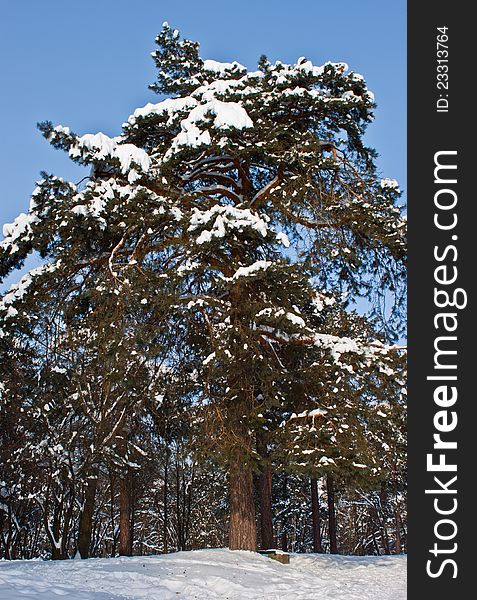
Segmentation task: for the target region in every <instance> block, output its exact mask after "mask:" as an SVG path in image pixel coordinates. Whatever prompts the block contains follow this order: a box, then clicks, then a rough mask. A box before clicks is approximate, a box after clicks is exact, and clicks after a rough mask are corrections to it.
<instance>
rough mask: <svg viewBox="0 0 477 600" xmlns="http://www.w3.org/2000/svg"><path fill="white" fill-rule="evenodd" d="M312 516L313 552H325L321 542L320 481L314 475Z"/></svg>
mask: <svg viewBox="0 0 477 600" xmlns="http://www.w3.org/2000/svg"><path fill="white" fill-rule="evenodd" d="M310 494H311V518H312V524H313V552H323V545H322V542H321V517H320V500H319V496H318V481H317V479H316V477H312V478H311V481H310Z"/></svg>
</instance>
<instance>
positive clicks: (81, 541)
mask: <svg viewBox="0 0 477 600" xmlns="http://www.w3.org/2000/svg"><path fill="white" fill-rule="evenodd" d="M97 487H98V477H97V475H92V476H91V477H89V478H88V481H87V484H86V491H85V496H84V504H83V510H82V512H81V517H80V522H79V531H78V552H79V553H80V556H81V558H89V553H90V547H91V534H92V530H93V513H94V502H95V498H96V489H97Z"/></svg>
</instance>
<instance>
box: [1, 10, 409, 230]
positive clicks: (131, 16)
mask: <svg viewBox="0 0 477 600" xmlns="http://www.w3.org/2000/svg"><path fill="white" fill-rule="evenodd" d="M165 20H167V21H169V23H170V24H171V26H173V27H175V28H177V29H179V30H180V31H181V33H182V34H183V35H185V36H186V37H189V38H191V39H195V40H198V41H200V42H201V55H202V56H203V57H204V58H213V59H215V60H225V61H231V60H238V61H239V62H241V63H243V64H245V65H247V66H248V67H254V66H255V65H256V62H257V60H258V58H259V56H260V55H261V54H266V55H267V56H268V57H269V59H270V60H272V61H274V60H277V59H280V60H282V61H284V62H292V61H295V60H296V59H297V58H298V57H299V56H306V57H308V58H310V59H311V60H312V61H313V62H315V63H317V64H322V63H323V62H325V61H327V60H332V61H345V62H347V63H348V64H349V65H350V68H352V69H353V70H354V71H356V72H358V73H361V74H362V75H363V76H364V77H365V79H366V80H367V82H368V86H369V88H370V89H371V90H373V92H374V93H375V96H376V101H377V103H378V109H377V111H376V120H375V122H374V123H373V124H372V125H371V126H370V129H369V134H368V137H367V141H368V144H369V145H372V146H374V147H375V148H376V149H377V150H378V152H379V153H380V155H381V156H380V159H379V166H380V169H381V171H382V173H383V175H385V176H387V177H392V178H395V179H398V180H399V181H400V183H401V187H403V188H404V187H405V177H406V172H405V169H406V154H405V152H406V147H405V145H406V2H405V1H404V0H393V2H385V1H383V0H361V1H357V0H341V2H332V1H330V0H328V1H326V2H324V1H322V0H305V1H301V2H300V1H299V0H298V1H295V2H292V1H291V0H290V1H288V2H286V1H283V0H253V1H252V0H239V1H237V2H225V1H223V0H222V1H216V0H204V1H202V2H201V1H200V0H194V1H192V0H182V1H179V2H177V3H173V2H172V1H171V0H170V1H167V2H165V1H163V0H135V1H131V0H129V1H128V0H94V1H93V0H76V1H73V0H42V1H40V0H15V1H12V0H10V1H7V2H3V3H2V10H1V17H0V62H1V64H0V67H1V69H0V73H1V78H2V86H1V88H2V89H1V93H0V115H1V136H0V165H1V170H2V185H1V187H0V222H1V223H2V224H3V223H5V222H9V221H11V220H13V218H14V217H15V216H16V215H17V214H18V212H21V211H26V210H27V209H28V203H29V196H30V194H31V191H32V190H33V188H34V186H35V181H36V180H37V179H38V178H39V172H40V171H41V170H45V171H47V172H51V173H55V174H56V175H59V176H62V177H65V178H68V179H71V180H78V179H79V178H80V176H81V175H80V173H81V171H79V167H77V166H74V165H73V164H72V163H71V162H70V161H69V160H68V158H67V157H66V155H64V154H63V153H61V152H59V151H55V150H53V149H52V148H51V147H50V146H49V144H48V143H47V142H46V141H45V140H44V139H43V138H42V136H41V135H40V134H39V132H38V131H37V130H36V123H37V122H38V121H42V120H45V119H48V120H51V121H53V122H54V123H55V124H57V123H61V124H62V125H65V126H69V127H70V128H71V129H72V130H73V131H75V132H76V133H79V134H83V133H95V132H96V131H100V130H101V131H103V132H105V133H107V134H109V135H117V134H118V133H120V126H121V123H122V122H123V121H124V120H126V118H127V117H128V115H129V114H130V113H131V112H132V111H133V110H134V108H136V107H138V106H142V105H144V104H145V103H146V102H150V101H153V102H154V101H157V96H155V95H154V94H152V93H151V92H149V91H148V89H147V85H148V84H149V83H152V82H153V81H154V79H155V69H154V65H153V61H152V59H151V57H150V52H151V51H152V50H153V49H154V38H155V35H156V34H157V33H158V32H159V30H160V28H161V24H162V22H163V21H165Z"/></svg>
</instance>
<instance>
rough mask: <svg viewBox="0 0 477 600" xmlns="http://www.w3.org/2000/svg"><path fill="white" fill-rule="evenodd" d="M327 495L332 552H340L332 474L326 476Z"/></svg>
mask: <svg viewBox="0 0 477 600" xmlns="http://www.w3.org/2000/svg"><path fill="white" fill-rule="evenodd" d="M326 495H327V498H328V536H329V539H330V554H338V543H337V537H336V508H335V483H334V481H333V477H332V476H331V475H327V476H326Z"/></svg>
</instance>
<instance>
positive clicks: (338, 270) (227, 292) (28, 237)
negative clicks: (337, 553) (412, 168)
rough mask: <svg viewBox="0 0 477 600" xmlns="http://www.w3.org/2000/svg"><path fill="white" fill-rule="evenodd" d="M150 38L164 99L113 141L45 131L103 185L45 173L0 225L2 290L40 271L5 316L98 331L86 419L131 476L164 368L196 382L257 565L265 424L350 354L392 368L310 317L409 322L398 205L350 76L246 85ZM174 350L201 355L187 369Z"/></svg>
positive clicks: (240, 538) (300, 75)
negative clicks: (341, 301) (371, 316)
mask: <svg viewBox="0 0 477 600" xmlns="http://www.w3.org/2000/svg"><path fill="white" fill-rule="evenodd" d="M156 42H157V44H158V50H157V51H156V52H155V53H154V60H155V62H156V66H157V68H158V79H157V82H156V83H154V84H153V85H152V86H151V88H152V89H153V90H154V91H156V92H158V93H160V94H165V95H167V96H168V97H167V98H166V99H163V100H161V101H160V102H158V103H156V104H151V103H149V104H147V105H146V106H144V107H142V108H138V109H137V110H135V111H134V113H133V114H132V115H131V116H130V117H129V119H128V120H127V121H126V122H125V123H124V125H123V129H122V133H121V135H119V136H117V137H114V138H111V137H108V136H106V135H104V134H103V133H97V134H86V135H82V136H78V135H76V134H74V133H72V132H71V131H70V130H69V129H68V128H66V127H63V126H60V125H57V126H53V124H51V123H49V122H44V123H42V124H41V125H40V129H41V131H42V133H43V134H44V136H45V137H46V138H47V139H48V141H49V142H50V143H51V144H53V145H54V146H55V147H57V148H59V149H62V150H64V151H66V152H68V154H69V156H70V157H71V159H72V160H73V161H75V162H78V163H80V164H83V165H88V166H89V167H91V174H90V176H89V178H88V182H87V183H86V184H82V185H76V184H73V183H69V182H65V181H63V180H61V179H58V178H56V177H53V176H45V177H44V179H43V180H42V181H41V182H40V184H39V186H38V188H37V190H36V191H35V192H34V195H33V197H32V202H31V205H30V210H29V213H28V214H27V215H20V216H19V217H18V218H17V219H16V221H15V222H14V223H13V224H11V225H10V226H7V227H6V228H5V236H6V237H5V239H4V241H3V242H2V245H1V248H0V252H1V258H2V267H1V273H0V274H1V275H2V276H4V275H6V274H8V273H9V272H11V270H13V269H15V268H19V267H20V266H21V265H22V263H23V261H24V260H25V258H26V257H27V256H28V255H29V254H30V253H31V252H32V251H36V252H38V253H39V254H40V255H41V256H42V257H43V258H44V259H45V261H47V262H46V264H45V265H44V266H43V267H41V268H40V269H39V270H38V271H36V272H34V273H30V274H29V275H27V276H26V279H25V280H24V281H23V283H20V285H19V286H17V287H16V288H15V289H14V290H12V292H10V295H7V296H6V297H4V298H3V302H2V306H1V307H0V318H1V319H2V321H3V323H4V324H5V326H6V327H9V328H11V329H12V328H15V327H17V326H18V327H20V328H22V327H23V323H31V321H32V319H33V320H35V318H36V316H35V314H36V312H37V311H40V310H41V303H40V304H39V303H38V298H37V296H36V294H35V289H36V288H37V286H40V287H42V286H46V287H44V289H45V290H46V292H45V293H48V290H49V293H50V294H53V293H54V294H55V296H54V297H55V299H56V302H57V306H58V307H60V308H61V312H62V315H63V317H62V323H64V325H65V327H66V329H67V330H68V328H70V326H71V327H73V331H76V332H77V333H78V335H79V334H80V332H83V333H84V332H86V333H85V335H86V336H87V337H88V335H90V337H91V336H92V338H93V339H92V341H91V344H92V348H93V353H92V355H93V356H96V361H97V364H96V367H97V368H99V369H104V370H105V374H107V377H106V376H105V375H101V376H100V377H99V381H100V383H101V385H100V386H99V388H100V389H101V393H100V394H99V395H97V396H96V397H95V398H94V399H91V402H92V406H91V410H92V411H93V413H94V412H95V411H96V410H97V409H98V406H104V408H105V410H106V412H107V414H108V419H109V420H106V422H105V423H104V424H107V423H109V427H110V428H111V427H112V431H110V433H109V434H108V435H107V436H106V438H107V442H108V444H106V445H104V444H102V445H100V446H99V447H100V448H101V451H102V452H103V451H105V452H107V453H108V456H109V457H110V460H112V461H113V463H114V464H116V465H117V467H118V468H119V469H121V468H126V467H127V466H128V462H129V456H130V453H129V450H128V442H127V439H126V438H127V433H128V431H130V430H131V427H132V422H133V421H134V419H137V417H138V414H140V411H141V407H142V406H145V402H144V400H145V396H147V395H149V396H150V395H151V389H153V388H154V385H156V384H157V385H156V387H157V386H158V387H160V385H161V381H163V379H161V377H156V378H155V379H154V378H153V379H154V381H155V382H156V384H153V383H151V373H155V374H156V375H157V373H158V371H157V368H156V371H154V365H156V366H157V365H162V367H163V369H162V371H161V370H160V369H159V372H160V373H164V367H166V368H167V369H175V370H176V372H177V374H178V377H179V378H184V377H185V376H186V375H187V374H189V375H190V374H191V369H192V370H193V372H194V381H192V388H193V390H194V392H193V394H192V396H193V402H194V403H195V405H196V406H199V407H201V408H202V411H201V414H202V415H203V425H204V428H205V431H207V433H208V434H209V435H208V436H207V446H208V448H209V449H210V450H211V452H212V453H213V454H214V455H215V456H216V457H218V456H220V457H221V460H222V462H223V463H224V464H225V466H226V468H227V471H228V479H229V504H230V528H229V545H230V547H231V548H233V549H249V550H253V549H255V547H256V525H255V505H254V497H253V471H254V468H255V467H256V462H257V460H256V459H257V455H256V442H257V433H258V434H259V430H260V427H261V424H262V425H263V422H262V421H261V419H262V418H263V417H260V416H259V415H263V414H267V411H273V409H274V408H276V407H278V409H277V412H278V413H279V414H280V413H282V414H284V413H287V412H288V413H289V414H290V413H291V412H293V410H290V409H291V407H292V406H294V404H295V403H296V401H295V399H294V396H293V391H294V390H296V388H297V386H299V385H301V384H302V382H301V374H300V373H299V372H298V370H297V369H298V367H300V368H301V366H302V365H304V364H305V365H307V368H308V369H309V371H310V378H309V380H308V381H311V380H312V379H313V378H315V379H316V385H317V386H318V387H319V388H320V389H321V390H323V389H325V390H326V389H329V387H330V386H331V384H332V382H333V381H335V380H336V372H335V371H336V370H337V369H338V371H339V370H346V369H347V367H348V366H349V365H347V364H343V362H342V361H341V357H343V356H345V357H349V356H354V357H358V359H356V360H357V361H358V362H361V363H362V362H363V361H364V362H366V361H367V362H368V363H369V362H376V361H380V360H384V361H386V360H387V358H386V357H387V355H388V353H389V352H390V350H389V348H387V347H386V346H384V344H382V343H381V342H379V341H373V340H371V339H370V338H369V336H365V337H363V336H361V337H362V339H360V337H359V336H358V338H357V339H354V338H350V337H348V336H342V334H340V333H336V327H335V324H330V323H327V322H326V319H322V318H321V317H320V316H319V315H317V313H320V310H315V309H316V297H317V296H316V292H317V289H318V290H321V289H324V290H327V292H328V293H329V297H330V298H332V297H333V294H342V293H347V294H348V298H349V300H352V299H355V298H356V297H357V296H364V297H366V298H368V300H370V301H371V303H372V305H373V306H374V308H375V312H376V315H379V312H380V304H379V299H380V298H383V297H386V298H388V297H389V294H394V295H395V297H396V299H397V303H396V310H397V312H396V313H394V315H393V316H395V317H396V319H398V317H399V309H400V308H402V305H401V303H400V302H401V295H402V285H403V260H404V257H405V239H404V233H405V222H404V220H403V219H402V218H401V217H400V210H399V208H398V207H397V201H398V199H399V194H400V192H399V188H398V186H397V183H396V182H395V181H393V180H390V179H381V178H380V177H379V176H378V174H377V172H376V167H375V164H374V158H375V153H374V151H373V150H371V149H369V148H367V147H366V146H365V145H364V143H363V134H364V131H365V128H366V125H367V124H368V123H369V122H370V120H371V118H372V115H373V108H374V101H373V96H372V94H371V92H370V91H369V90H368V89H367V87H366V84H365V81H364V79H363V78H362V77H361V76H360V75H358V74H356V73H354V72H349V71H348V67H347V65H345V64H343V63H326V64H324V65H323V66H315V65H313V64H312V63H311V62H310V61H309V60H306V59H305V58H299V59H298V61H297V62H296V64H291V65H290V64H284V63H281V62H280V61H277V62H276V63H275V64H271V63H270V62H269V61H268V60H267V59H266V58H264V57H262V59H260V62H259V65H258V70H257V71H253V72H249V71H248V70H247V69H246V68H245V67H244V66H243V65H241V64H239V63H237V62H233V63H219V62H217V61H214V60H204V59H202V58H201V57H200V55H199V45H198V44H197V43H196V42H192V41H190V40H183V39H181V37H180V35H179V32H177V31H176V30H172V29H171V28H170V27H169V26H168V25H167V24H164V26H163V30H162V32H161V33H160V35H159V36H158V37H157V39H156ZM60 292H61V293H60ZM331 301H332V300H330V302H331ZM313 306H315V309H314V308H313ZM387 322H388V324H391V326H393V325H394V324H395V322H397V321H393V319H392V318H390V319H388V321H387ZM75 324H76V325H75ZM74 326H76V327H77V329H76V330H75V328H74ZM391 329H392V327H391ZM65 335H66V336H67V335H68V334H67V333H66V334H65ZM78 335H77V336H76V338H75V340H74V342H73V345H74V346H75V350H74V352H73V354H74V356H75V358H74V360H73V361H72V363H73V364H72V365H71V368H72V370H73V373H78V366H79V365H78V361H77V356H78V351H79V348H81V344H82V342H81V341H80V340H79V338H78ZM100 341H101V343H100ZM181 345H183V346H185V347H187V349H188V350H189V351H190V353H191V356H192V357H193V360H191V361H183V360H182V361H181V360H178V357H180V356H181V351H180V346H181ZM351 360H352V361H353V360H355V359H354V358H353V359H351ZM93 362H94V361H93ZM81 364H82V363H81ZM316 365H319V366H316ZM60 368H62V367H60ZM91 368H92V373H94V372H95V365H94V364H93V365H92V367H91ZM90 375H91V373H90ZM90 375H89V376H90ZM73 380H74V377H73ZM141 382H142V383H141ZM157 382H158V383H157ZM151 385H152V388H151ZM307 385H309V383H307ZM156 392H157V389H156ZM354 393H355V394H357V393H358V392H357V391H356V390H355V391H354ZM105 397H106V399H107V401H106V402H103V400H104V398H105ZM300 397H302V396H300ZM301 410H305V408H302V409H301ZM307 410H308V411H310V410H313V408H312V407H310V408H307ZM349 410H354V408H353V409H349ZM343 411H344V412H346V411H348V407H347V406H344V408H343ZM353 431H354V430H353ZM353 435H354V433H353ZM103 441H104V437H103ZM355 442H356V440H353V443H355ZM356 443H357V442H356ZM93 462H94V461H93ZM93 462H91V461H90V464H91V465H93ZM125 543H126V542H125Z"/></svg>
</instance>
